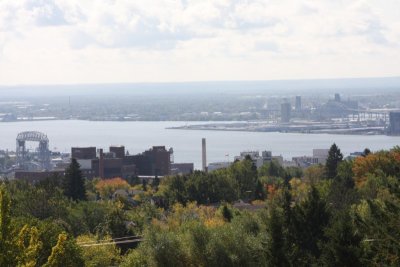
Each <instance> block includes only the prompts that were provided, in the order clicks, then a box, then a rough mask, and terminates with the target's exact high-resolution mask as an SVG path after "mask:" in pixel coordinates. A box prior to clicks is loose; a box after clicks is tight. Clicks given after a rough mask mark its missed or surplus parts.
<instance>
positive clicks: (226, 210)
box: [222, 205, 233, 222]
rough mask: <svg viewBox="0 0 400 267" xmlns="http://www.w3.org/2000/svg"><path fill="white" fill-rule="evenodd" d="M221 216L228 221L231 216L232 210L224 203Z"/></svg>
mask: <svg viewBox="0 0 400 267" xmlns="http://www.w3.org/2000/svg"><path fill="white" fill-rule="evenodd" d="M222 216H223V217H224V220H225V221H227V222H230V221H231V220H232V218H233V214H232V211H231V210H230V209H229V208H228V207H227V206H226V205H224V207H223V208H222Z"/></svg>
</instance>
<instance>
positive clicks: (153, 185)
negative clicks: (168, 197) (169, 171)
mask: <svg viewBox="0 0 400 267" xmlns="http://www.w3.org/2000/svg"><path fill="white" fill-rule="evenodd" d="M159 185H160V178H158V176H157V175H156V177H154V180H153V182H152V183H151V187H153V188H155V189H157V188H158V186H159Z"/></svg>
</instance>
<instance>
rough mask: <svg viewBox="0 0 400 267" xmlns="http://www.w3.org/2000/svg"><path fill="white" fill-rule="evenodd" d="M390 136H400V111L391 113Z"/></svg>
mask: <svg viewBox="0 0 400 267" xmlns="http://www.w3.org/2000/svg"><path fill="white" fill-rule="evenodd" d="M388 134H389V135H400V111H396V112H390V113H389V128H388Z"/></svg>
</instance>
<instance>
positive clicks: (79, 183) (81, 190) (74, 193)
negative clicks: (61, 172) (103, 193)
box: [63, 158, 86, 200]
mask: <svg viewBox="0 0 400 267" xmlns="http://www.w3.org/2000/svg"><path fill="white" fill-rule="evenodd" d="M63 190H64V195H65V196H67V197H68V198H71V199H73V200H86V188H85V180H84V178H83V175H82V172H81V169H80V165H79V163H78V161H77V160H76V159H74V158H73V159H72V160H71V164H70V165H69V167H68V168H67V169H66V170H65V177H64V180H63Z"/></svg>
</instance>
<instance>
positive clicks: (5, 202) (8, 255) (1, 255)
mask: <svg viewBox="0 0 400 267" xmlns="http://www.w3.org/2000/svg"><path fill="white" fill-rule="evenodd" d="M10 203H11V199H10V196H9V194H8V192H7V190H6V188H5V186H4V185H0V266H13V260H14V258H15V255H13V246H12V245H13V244H12V228H11V215H10V206H11V204H10Z"/></svg>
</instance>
